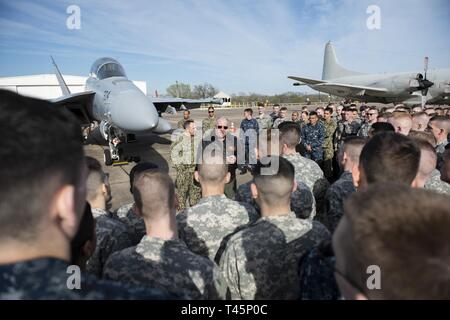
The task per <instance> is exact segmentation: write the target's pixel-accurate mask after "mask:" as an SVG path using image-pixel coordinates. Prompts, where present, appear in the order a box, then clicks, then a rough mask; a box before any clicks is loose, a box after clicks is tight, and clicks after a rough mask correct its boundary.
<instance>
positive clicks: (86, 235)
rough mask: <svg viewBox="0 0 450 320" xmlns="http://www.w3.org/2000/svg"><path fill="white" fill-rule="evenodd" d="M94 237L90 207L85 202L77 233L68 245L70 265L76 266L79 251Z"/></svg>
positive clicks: (93, 221) (93, 222)
mask: <svg viewBox="0 0 450 320" xmlns="http://www.w3.org/2000/svg"><path fill="white" fill-rule="evenodd" d="M94 237H95V219H94V216H93V215H92V210H91V205H90V204H89V202H86V206H85V207H84V213H83V216H82V217H81V220H80V225H79V226H78V231H77V233H76V234H75V237H74V238H73V239H72V241H71V243H70V247H71V256H72V258H71V261H72V264H77V263H78V261H79V260H80V255H81V254H82V253H81V250H82V249H83V246H84V245H85V244H86V242H88V241H93V240H94Z"/></svg>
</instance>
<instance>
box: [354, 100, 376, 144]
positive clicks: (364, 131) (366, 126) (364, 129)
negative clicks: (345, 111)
mask: <svg viewBox="0 0 450 320" xmlns="http://www.w3.org/2000/svg"><path fill="white" fill-rule="evenodd" d="M366 115H367V121H366V122H364V123H363V124H362V125H361V129H359V131H358V137H360V138H367V137H368V136H369V131H370V128H371V127H372V125H373V124H374V123H376V122H377V121H378V109H377V108H375V107H370V108H369V110H368V111H367V112H366Z"/></svg>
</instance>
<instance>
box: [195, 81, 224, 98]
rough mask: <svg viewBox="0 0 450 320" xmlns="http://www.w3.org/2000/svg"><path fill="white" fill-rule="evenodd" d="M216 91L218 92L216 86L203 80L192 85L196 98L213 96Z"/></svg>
mask: <svg viewBox="0 0 450 320" xmlns="http://www.w3.org/2000/svg"><path fill="white" fill-rule="evenodd" d="M218 92H219V90H217V88H215V87H213V86H212V85H211V84H209V83H206V82H205V83H203V84H199V85H195V86H194V90H193V95H194V97H196V98H202V99H205V98H211V97H214V96H215V95H216V94H217V93H218Z"/></svg>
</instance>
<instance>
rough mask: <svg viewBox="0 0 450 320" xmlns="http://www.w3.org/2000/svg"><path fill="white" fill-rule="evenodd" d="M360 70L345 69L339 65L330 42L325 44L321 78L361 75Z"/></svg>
mask: <svg viewBox="0 0 450 320" xmlns="http://www.w3.org/2000/svg"><path fill="white" fill-rule="evenodd" d="M361 74H362V73H360V72H355V71H351V70H347V69H345V68H343V67H341V66H340V65H339V63H338V61H337V58H336V52H335V51H334V46H333V44H332V43H331V42H328V43H327V44H326V46H325V54H324V56H323V71H322V80H330V79H336V78H342V77H348V76H356V75H361Z"/></svg>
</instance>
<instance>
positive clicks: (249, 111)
mask: <svg viewBox="0 0 450 320" xmlns="http://www.w3.org/2000/svg"><path fill="white" fill-rule="evenodd" d="M244 112H248V113H250V114H253V110H252V109H251V108H247V109H244Z"/></svg>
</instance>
